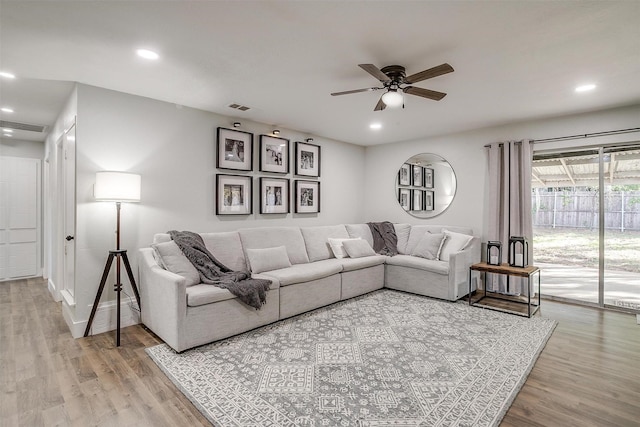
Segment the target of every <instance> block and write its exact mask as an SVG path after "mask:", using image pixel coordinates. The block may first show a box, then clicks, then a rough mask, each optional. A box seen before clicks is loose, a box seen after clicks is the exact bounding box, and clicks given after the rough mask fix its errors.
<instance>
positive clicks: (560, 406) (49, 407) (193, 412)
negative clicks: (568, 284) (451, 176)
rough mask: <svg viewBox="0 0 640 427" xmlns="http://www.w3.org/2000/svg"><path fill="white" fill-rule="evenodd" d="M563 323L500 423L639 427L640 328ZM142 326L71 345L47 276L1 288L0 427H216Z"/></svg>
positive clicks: (567, 312) (555, 311)
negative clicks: (162, 363)
mask: <svg viewBox="0 0 640 427" xmlns="http://www.w3.org/2000/svg"><path fill="white" fill-rule="evenodd" d="M538 315H541V316H544V317H548V318H552V319H555V320H557V321H558V322H559V324H558V326H557V328H556V330H555V332H554V333H553V335H552V337H551V339H550V340H549V342H548V343H547V346H546V347H545V349H544V351H543V352H542V354H541V355H540V358H539V359H538V362H537V363H536V365H535V367H534V369H533V370H532V372H531V374H530V375H529V378H528V379H527V382H526V383H525V385H524V387H523V388H522V390H521V391H520V393H519V394H518V396H517V397H516V399H515V401H514V403H513V405H512V406H511V408H510V410H509V412H508V413H507V414H506V416H505V417H504V419H503V422H502V426H518V427H520V426H580V427H584V426H640V325H637V324H636V317H635V316H632V315H628V314H622V313H616V312H608V311H601V310H597V309H591V308H585V307H579V306H573V305H568V304H561V303H557V302H551V301H543V302H542V308H541V310H540V313H539V314H538ZM159 342H161V341H160V340H159V339H158V338H157V337H155V336H154V335H153V334H151V333H150V332H149V331H147V330H145V329H144V328H143V327H142V326H140V325H137V326H131V327H128V328H125V329H123V333H122V337H121V346H120V347H119V348H117V347H115V343H114V334H113V333H105V334H100V335H96V336H93V337H88V338H81V339H77V340H74V339H73V338H72V337H71V335H70V333H69V330H68V328H67V326H66V324H65V322H64V320H63V318H62V313H61V309H60V304H59V303H55V302H54V301H53V300H52V299H51V296H50V295H49V293H48V291H47V288H46V283H45V281H44V280H42V279H29V280H18V281H11V282H2V283H0V390H1V392H2V396H1V399H0V426H3V427H4V426H7V427H8V426H29V427H31V426H67V425H73V426H93V425H101V426H147V425H148V426H187V425H188V426H201V425H209V423H208V422H207V420H206V419H205V418H204V417H203V416H202V415H201V414H200V413H199V412H198V410H197V409H196V408H195V407H194V406H193V405H192V404H191V403H190V402H189V401H188V400H187V399H186V398H185V397H184V396H183V395H182V393H180V392H179V391H178V390H177V389H176V388H175V386H174V385H173V384H172V383H171V382H170V381H169V379H167V377H166V376H165V375H164V374H163V373H162V372H161V371H160V370H159V369H158V367H157V366H156V365H155V364H154V363H153V362H152V361H151V360H150V359H149V358H148V357H147V355H146V353H145V352H144V349H145V348H146V347H149V346H152V345H154V344H156V343H159Z"/></svg>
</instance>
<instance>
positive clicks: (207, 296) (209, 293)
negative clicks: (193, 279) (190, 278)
mask: <svg viewBox="0 0 640 427" xmlns="http://www.w3.org/2000/svg"><path fill="white" fill-rule="evenodd" d="M233 298H235V295H233V294H232V293H231V292H229V291H228V290H226V289H222V288H219V287H217V286H213V285H205V284H204V283H200V284H199V285H194V286H190V287H188V288H187V305H188V306H189V307H198V306H200V305H206V304H211V303H214V302H219V301H225V300H228V299H233Z"/></svg>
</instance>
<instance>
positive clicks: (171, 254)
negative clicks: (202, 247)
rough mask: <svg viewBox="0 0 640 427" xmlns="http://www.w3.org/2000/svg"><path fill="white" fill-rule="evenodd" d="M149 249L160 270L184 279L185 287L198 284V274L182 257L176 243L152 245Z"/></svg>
mask: <svg viewBox="0 0 640 427" xmlns="http://www.w3.org/2000/svg"><path fill="white" fill-rule="evenodd" d="M151 247H152V248H153V250H154V251H155V253H156V255H157V256H158V259H159V260H160V265H161V266H162V268H164V269H165V270H168V271H170V272H172V273H175V274H178V275H180V276H182V277H184V278H185V279H186V284H187V286H193V285H197V284H198V283H200V273H198V270H196V268H195V267H194V266H193V264H192V263H191V261H189V258H187V257H186V256H184V254H183V253H182V250H181V249H180V247H179V246H178V245H176V242H174V241H173V240H170V241H168V242H163V243H154V244H153V245H151Z"/></svg>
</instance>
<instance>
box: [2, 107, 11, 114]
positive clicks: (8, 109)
mask: <svg viewBox="0 0 640 427" xmlns="http://www.w3.org/2000/svg"><path fill="white" fill-rule="evenodd" d="M0 111H2V112H4V113H13V108H9V107H2V108H0Z"/></svg>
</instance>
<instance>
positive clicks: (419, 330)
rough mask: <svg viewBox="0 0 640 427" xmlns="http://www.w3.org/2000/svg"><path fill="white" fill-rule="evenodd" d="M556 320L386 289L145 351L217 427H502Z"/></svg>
mask: <svg viewBox="0 0 640 427" xmlns="http://www.w3.org/2000/svg"><path fill="white" fill-rule="evenodd" d="M555 324H556V323H555V322H554V321H552V320H549V319H542V318H532V319H527V318H521V317H517V316H512V315H509V314H504V313H498V312H495V311H489V310H483V309H480V308H476V307H469V306H468V305H466V304H463V303H457V304H456V303H449V302H443V301H437V300H433V299H430V298H426V297H421V296H418V295H412V294H407V293H403V292H397V291H392V290H386V289H385V290H381V291H377V292H374V293H371V294H367V295H364V296H361V297H358V298H354V299H350V300H347V301H343V302H339V303H336V304H333V305H331V306H328V307H325V308H321V309H318V310H315V311H312V312H309V313H306V314H302V315H300V316H297V317H294V318H291V319H286V320H283V321H280V322H278V323H275V324H272V325H269V326H265V327H262V328H260V329H256V330H253V331H250V332H247V333H245V334H242V335H238V336H235V337H232V338H229V339H226V340H223V341H218V342H215V343H213V344H208V345H205V346H202V347H198V348H196V349H193V350H189V351H186V352H184V353H182V354H176V353H175V352H174V351H173V350H172V349H171V348H169V347H168V346H167V345H165V344H161V345H158V346H155V347H152V348H149V349H147V352H148V353H149V355H150V356H151V357H152V358H153V360H154V361H155V362H156V363H157V364H158V366H160V368H161V369H162V370H163V371H164V372H165V373H166V374H167V376H168V377H169V378H170V379H171V380H172V381H173V382H174V383H175V384H176V386H177V387H178V388H179V389H180V390H181V391H182V392H183V393H184V394H185V395H186V396H187V397H188V398H189V399H190V400H191V401H192V402H193V403H194V404H195V405H196V407H198V409H199V410H200V411H201V412H202V413H203V414H204V416H205V417H206V418H208V419H209V420H210V421H211V422H212V423H213V424H214V425H216V426H225V427H226V426H345V427H346V426H359V427H366V426H371V427H373V426H377V427H382V426H395V427H399V426H403V427H404V426H407V427H409V426H474V427H475V426H495V425H498V423H499V422H500V420H501V419H502V417H503V416H504V414H505V412H506V411H507V409H508V408H509V406H510V405H511V402H512V401H513V399H514V398H515V396H516V394H517V393H518V391H519V390H520V387H522V384H523V383H524V381H525V380H526V377H527V375H528V374H529V371H530V370H531V368H532V367H533V365H534V363H535V361H536V359H537V357H538V355H539V354H540V352H541V351H542V349H543V348H544V346H545V344H546V342H547V340H548V339H549V337H550V336H551V333H552V332H553V329H554V327H555Z"/></svg>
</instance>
